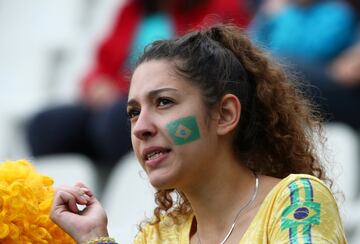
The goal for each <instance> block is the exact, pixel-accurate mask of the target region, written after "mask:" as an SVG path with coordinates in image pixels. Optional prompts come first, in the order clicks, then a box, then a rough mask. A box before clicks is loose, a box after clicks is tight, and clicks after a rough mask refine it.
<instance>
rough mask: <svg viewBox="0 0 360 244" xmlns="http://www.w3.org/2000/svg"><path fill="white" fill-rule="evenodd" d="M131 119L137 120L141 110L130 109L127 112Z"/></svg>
mask: <svg viewBox="0 0 360 244" xmlns="http://www.w3.org/2000/svg"><path fill="white" fill-rule="evenodd" d="M127 114H128V117H129V119H132V118H135V117H136V116H139V114H140V110H137V109H130V110H128V112H127Z"/></svg>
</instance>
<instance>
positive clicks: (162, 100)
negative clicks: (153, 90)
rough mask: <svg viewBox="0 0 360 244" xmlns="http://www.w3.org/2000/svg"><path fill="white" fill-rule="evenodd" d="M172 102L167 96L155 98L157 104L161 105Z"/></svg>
mask: <svg viewBox="0 0 360 244" xmlns="http://www.w3.org/2000/svg"><path fill="white" fill-rule="evenodd" d="M173 103H174V102H173V101H172V100H171V99H169V98H164V97H161V98H159V99H158V100H157V106H160V107H163V106H166V105H169V104H173Z"/></svg>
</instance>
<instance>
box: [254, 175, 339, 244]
mask: <svg viewBox="0 0 360 244" xmlns="http://www.w3.org/2000/svg"><path fill="white" fill-rule="evenodd" d="M260 212H262V214H261V215H259V216H258V221H263V222H264V223H266V225H267V230H268V234H269V238H270V239H271V240H274V241H275V240H289V238H290V240H297V239H298V238H300V239H304V240H306V239H308V238H313V239H314V238H315V239H316V240H317V241H325V240H331V241H335V242H336V243H344V242H346V241H345V236H344V230H343V226H342V221H341V218H340V214H339V210H338V206H337V203H336V200H335V197H334V195H333V194H332V192H331V190H330V188H329V187H328V186H327V185H326V184H325V183H324V182H323V181H322V180H320V179H318V178H317V177H315V176H311V175H307V174H290V175H289V176H287V177H285V178H283V179H281V180H280V181H279V182H278V183H277V184H276V185H275V186H274V187H273V189H272V190H271V192H270V193H269V194H268V196H267V197H266V199H265V200H264V202H263V204H262V209H261V211H260ZM329 229H333V230H336V231H335V232H334V233H327V232H328V231H327V230H329ZM301 230H306V231H303V232H301ZM310 230H311V231H310ZM331 241H330V242H331Z"/></svg>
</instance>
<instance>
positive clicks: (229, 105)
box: [217, 94, 241, 135]
mask: <svg viewBox="0 0 360 244" xmlns="http://www.w3.org/2000/svg"><path fill="white" fill-rule="evenodd" d="M218 112H219V116H218V125H217V127H218V128H217V133H218V135H225V134H227V133H229V132H231V131H232V130H234V129H235V128H236V126H237V125H238V123H239V120H240V113H241V104H240V101H239V99H238V98H237V97H236V96H235V95H233V94H226V95H224V96H223V98H222V99H221V101H220V104H219V111H218Z"/></svg>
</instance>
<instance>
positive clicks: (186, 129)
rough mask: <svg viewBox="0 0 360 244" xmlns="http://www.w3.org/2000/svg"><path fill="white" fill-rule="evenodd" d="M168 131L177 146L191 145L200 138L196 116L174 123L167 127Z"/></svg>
mask: <svg viewBox="0 0 360 244" xmlns="http://www.w3.org/2000/svg"><path fill="white" fill-rule="evenodd" d="M166 129H167V131H168V133H169V135H170V136H171V139H172V140H173V142H174V143H175V144H176V145H182V144H185V143H189V142H192V141H195V140H197V139H199V138H200V132H199V127H198V125H197V122H196V118H195V116H188V117H185V118H181V119H178V120H175V121H172V122H170V123H169V124H167V125H166Z"/></svg>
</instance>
